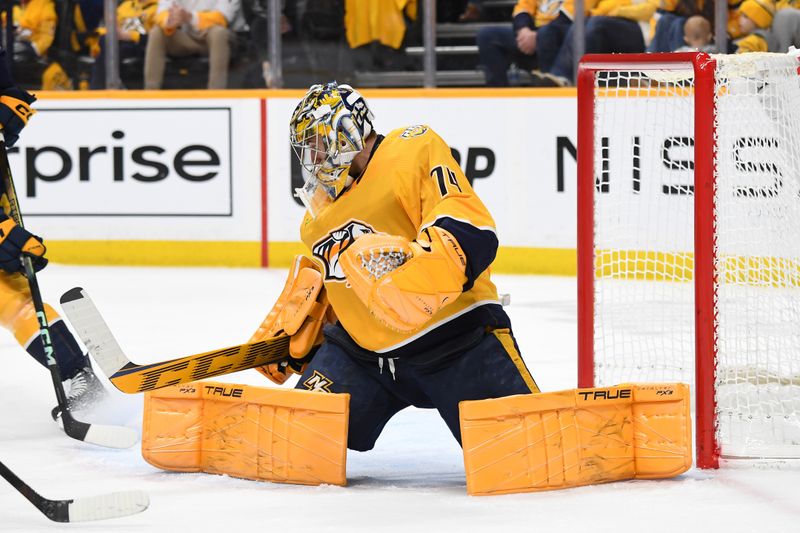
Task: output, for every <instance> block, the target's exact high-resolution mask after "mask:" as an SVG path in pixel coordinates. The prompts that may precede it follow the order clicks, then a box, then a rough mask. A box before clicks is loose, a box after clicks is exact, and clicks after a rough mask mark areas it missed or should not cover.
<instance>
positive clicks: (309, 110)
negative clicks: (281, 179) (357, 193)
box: [289, 82, 373, 216]
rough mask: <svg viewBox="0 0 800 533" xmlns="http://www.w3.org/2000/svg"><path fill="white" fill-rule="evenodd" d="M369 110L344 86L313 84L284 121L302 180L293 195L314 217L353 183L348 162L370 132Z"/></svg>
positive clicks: (350, 162) (354, 93) (358, 97)
mask: <svg viewBox="0 0 800 533" xmlns="http://www.w3.org/2000/svg"><path fill="white" fill-rule="evenodd" d="M372 119H373V116H372V112H371V111H370V110H369V107H367V102H366V101H364V98H363V97H362V96H361V95H360V94H359V93H358V91H356V90H355V89H353V88H352V87H350V86H349V85H340V84H338V83H336V82H330V83H326V84H325V85H313V86H312V87H311V88H310V89H309V90H308V92H307V93H306V95H305V96H304V97H303V99H302V100H301V101H300V103H299V104H297V107H296V108H295V110H294V113H293V114H292V119H291V121H290V123H289V129H290V131H289V136H290V140H291V143H292V148H293V149H294V153H295V155H296V156H297V158H298V159H299V160H300V165H301V167H302V169H303V180H304V181H305V185H304V186H303V187H302V188H301V189H295V192H296V194H297V196H298V197H299V198H300V199H301V200H302V202H303V204H305V206H306V208H308V210H309V212H310V213H311V215H312V216H316V215H317V213H319V211H320V210H321V209H322V208H324V207H325V206H326V205H327V204H329V203H330V202H332V201H333V200H335V199H336V198H338V197H339V195H341V194H342V192H344V190H345V189H346V188H347V187H348V186H349V185H350V184H351V183H352V182H353V178H352V177H351V176H350V174H349V172H350V165H351V164H352V162H353V159H354V158H355V157H356V155H358V153H359V152H360V151H361V150H363V149H364V140H365V139H366V138H367V136H369V134H370V133H371V132H372Z"/></svg>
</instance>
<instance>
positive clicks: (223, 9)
mask: <svg viewBox="0 0 800 533" xmlns="http://www.w3.org/2000/svg"><path fill="white" fill-rule="evenodd" d="M238 13H239V0H181V1H177V0H159V3H158V10H157V13H156V24H154V25H153V27H152V28H151V31H150V36H149V37H148V39H147V48H146V52H145V58H144V87H145V89H160V88H161V84H162V83H163V81H164V67H165V65H166V59H167V55H170V56H188V55H207V56H208V88H209V89H224V88H225V87H226V86H227V84H228V64H229V62H230V51H231V41H232V40H233V38H234V33H233V32H232V31H231V30H229V29H228V28H229V27H230V26H231V25H232V24H233V23H234V21H235V17H236V16H237V15H238Z"/></svg>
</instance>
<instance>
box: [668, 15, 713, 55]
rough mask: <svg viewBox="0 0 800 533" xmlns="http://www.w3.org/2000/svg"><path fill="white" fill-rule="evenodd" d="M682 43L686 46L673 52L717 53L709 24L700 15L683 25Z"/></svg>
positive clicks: (690, 18)
mask: <svg viewBox="0 0 800 533" xmlns="http://www.w3.org/2000/svg"><path fill="white" fill-rule="evenodd" d="M683 42H684V43H686V44H685V45H684V46H681V47H680V48H678V49H677V50H675V51H676V52H706V53H709V54H714V53H716V52H717V47H716V46H715V45H714V33H713V32H712V31H711V23H710V22H709V21H708V19H707V18H705V17H702V16H700V15H694V16H692V17H689V18H688V19H686V24H684V25H683Z"/></svg>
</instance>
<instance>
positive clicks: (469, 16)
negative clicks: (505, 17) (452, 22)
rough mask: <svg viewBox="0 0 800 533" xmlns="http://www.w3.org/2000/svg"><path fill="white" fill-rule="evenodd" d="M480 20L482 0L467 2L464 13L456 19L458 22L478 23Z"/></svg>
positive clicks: (481, 16)
mask: <svg viewBox="0 0 800 533" xmlns="http://www.w3.org/2000/svg"><path fill="white" fill-rule="evenodd" d="M481 18H483V0H469V2H467V7H466V8H465V9H464V12H463V13H461V16H460V17H458V21H459V22H478V21H479V20H481Z"/></svg>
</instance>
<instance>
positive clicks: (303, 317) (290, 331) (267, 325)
mask: <svg viewBox="0 0 800 533" xmlns="http://www.w3.org/2000/svg"><path fill="white" fill-rule="evenodd" d="M335 321H336V316H335V315H334V314H333V309H332V308H331V306H330V303H329V302H328V295H327V294H326V292H325V287H324V286H323V282H322V272H321V271H320V269H319V267H318V266H317V265H316V264H315V263H314V261H312V260H311V259H309V258H308V257H305V256H302V255H298V256H296V257H295V258H294V261H293V263H292V267H291V268H290V269H289V277H288V279H287V280H286V285H284V287H283V291H282V292H281V294H280V296H279V297H278V301H277V302H275V305H274V306H273V307H272V309H271V310H270V312H269V313H268V314H267V317H266V318H265V319H264V321H263V322H262V323H261V325H260V326H259V328H258V330H256V332H255V333H254V334H253V336H252V337H251V338H250V342H258V341H262V340H264V339H267V338H270V337H274V336H276V335H279V334H280V333H286V334H287V335H289V336H290V337H291V339H290V340H289V355H290V357H289V358H288V359H287V360H286V361H283V362H280V363H271V364H268V365H264V366H262V367H259V368H257V369H256V370H258V371H259V372H261V373H262V374H264V375H265V376H267V377H268V378H269V379H270V380H272V381H273V382H274V383H277V384H278V385H282V384H283V383H285V382H286V380H287V379H289V376H290V375H291V374H292V373H297V374H302V373H303V370H304V369H305V366H306V365H307V364H308V361H310V360H311V356H312V355H313V353H312V351H313V349H314V348H315V347H317V346H319V345H320V344H321V343H322V326H323V325H325V324H326V323H328V322H335Z"/></svg>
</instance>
